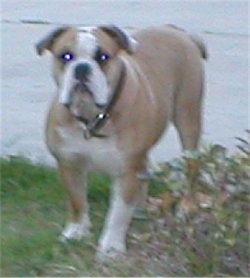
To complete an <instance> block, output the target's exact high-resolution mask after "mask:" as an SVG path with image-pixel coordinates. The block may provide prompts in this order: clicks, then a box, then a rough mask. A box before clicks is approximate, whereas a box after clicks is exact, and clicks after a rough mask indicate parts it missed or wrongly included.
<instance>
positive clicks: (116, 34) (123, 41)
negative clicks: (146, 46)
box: [99, 25, 138, 54]
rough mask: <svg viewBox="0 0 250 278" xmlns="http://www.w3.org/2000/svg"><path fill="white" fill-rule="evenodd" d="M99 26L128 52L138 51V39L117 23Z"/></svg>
mask: <svg viewBox="0 0 250 278" xmlns="http://www.w3.org/2000/svg"><path fill="white" fill-rule="evenodd" d="M99 28H100V29H101V30H102V31H103V32H105V33H106V34H108V35H109V36H110V37H111V38H112V39H114V40H115V41H116V43H117V44H118V45H119V46H120V47H121V48H122V49H124V50H126V51H127V52H128V53H130V54H132V53H134V52H135V51H136V48H137V44H138V43H137V41H136V40H135V39H134V38H133V37H131V36H130V35H128V34H127V32H125V31H124V30H122V29H121V28H119V27H117V26H115V25H104V26H100V27H99Z"/></svg>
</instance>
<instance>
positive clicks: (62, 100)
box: [36, 25, 206, 256]
mask: <svg viewBox="0 0 250 278" xmlns="http://www.w3.org/2000/svg"><path fill="white" fill-rule="evenodd" d="M36 49H37V52H38V54H39V55H41V54H43V53H44V51H45V50H48V51H50V52H51V53H52V55H53V76H54V79H55V82H56V84H57V88H58V89H57V93H56V96H55V98H54V101H53V103H52V105H51V108H50V111H49V115H48V121H47V129H46V138H47V145H48V148H49V150H50V152H51V153H52V154H53V156H54V157H55V158H56V160H57V162H58V169H59V173H60V175H61V177H62V179H63V182H64V184H65V186H66V189H67V191H68V193H69V196H70V201H71V207H72V218H71V220H70V222H69V223H68V224H67V225H66V227H65V229H64V231H63V232H62V238H63V239H80V238H82V237H84V236H86V235H87V234H88V233H89V228H90V220H89V216H88V203H87V197H86V195H87V193H86V187H87V180H86V179H87V173H88V171H90V170H97V171H103V172H106V173H108V174H109V175H110V176H111V177H112V178H113V187H112V188H113V192H112V198H111V205H110V209H109V212H108V216H107V219H106V223H105V227H104V229H103V232H102V235H101V237H100V240H99V245H98V246H99V247H98V252H99V254H103V255H104V256H106V255H107V256H113V255H114V254H117V253H120V252H121V253H124V252H125V251H126V243H125V241H126V233H127V230H128V227H129V223H130V221H131V217H132V214H133V210H134V208H135V206H137V204H138V202H139V201H140V199H141V197H142V196H145V192H146V189H147V183H146V181H145V180H144V179H143V178H142V177H143V175H145V173H147V157H148V153H149V151H150V149H151V148H152V146H153V145H154V144H155V143H156V142H157V141H158V139H159V138H160V136H161V135H162V133H163V131H164V130H165V128H166V127H167V125H168V124H169V123H170V122H172V123H173V124H174V125H175V127H176V128H177V131H178V133H179V136H180V140H181V143H182V146H183V149H189V150H193V149H195V148H196V147H197V145H198V141H199V137H200V132H201V114H202V95H203V61H202V58H206V49H205V46H204V44H203V42H202V41H201V40H200V39H199V38H198V37H194V36H190V35H189V34H187V33H186V32H185V31H184V30H181V29H179V28H177V27H175V26H172V25H165V26H160V27H152V28H147V29H144V30H140V31H137V32H135V33H134V34H133V35H132V36H131V35H128V34H127V33H126V32H124V31H123V30H121V29H120V28H118V27H116V26H100V27H96V28H89V30H84V31H83V30H77V29H76V28H71V27H62V28H59V29H57V30H55V31H53V32H52V33H50V34H49V35H47V36H46V37H45V38H43V39H42V40H41V41H40V42H39V43H38V44H37V46H36Z"/></svg>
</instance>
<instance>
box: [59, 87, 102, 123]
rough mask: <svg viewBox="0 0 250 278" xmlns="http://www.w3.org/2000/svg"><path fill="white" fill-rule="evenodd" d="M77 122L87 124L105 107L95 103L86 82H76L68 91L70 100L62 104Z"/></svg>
mask: <svg viewBox="0 0 250 278" xmlns="http://www.w3.org/2000/svg"><path fill="white" fill-rule="evenodd" d="M64 105H65V106H66V107H67V108H68V109H69V110H70V112H71V114H72V115H74V116H75V117H76V118H77V119H78V120H80V121H81V122H84V123H85V124H88V123H89V122H91V121H92V120H93V119H94V118H95V117H96V115H97V114H98V113H100V112H101V111H102V109H103V108H104V106H105V105H102V104H98V103H96V102H95V99H94V94H93V92H92V91H91V89H90V87H89V86H88V84H87V83H86V82H76V83H75V84H74V85H73V86H72V88H71V91H70V100H69V102H68V103H67V104H64Z"/></svg>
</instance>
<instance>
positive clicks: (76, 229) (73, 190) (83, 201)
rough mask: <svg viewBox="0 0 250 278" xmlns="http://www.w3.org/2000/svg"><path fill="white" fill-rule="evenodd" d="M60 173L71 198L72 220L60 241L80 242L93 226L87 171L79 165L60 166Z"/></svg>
mask: <svg viewBox="0 0 250 278" xmlns="http://www.w3.org/2000/svg"><path fill="white" fill-rule="evenodd" d="M58 168H59V173H60V175H61V178H62V181H63V183H64V184H65V187H66V190H67V192H68V193H69V197H70V206H71V210H72V212H71V218H70V221H69V222H68V224H67V225H66V227H65V228H64V230H63V232H62V235H61V237H60V240H62V241H64V240H67V239H75V240H80V239H81V238H82V237H84V236H87V235H88V234H89V229H90V226H91V223H90V220H89V215H88V202H87V192H86V191H87V188H86V187H87V184H86V183H87V177H86V171H85V170H84V168H83V167H80V166H79V165H77V166H76V165H74V166H73V165H70V166H65V165H60V164H59V167H58Z"/></svg>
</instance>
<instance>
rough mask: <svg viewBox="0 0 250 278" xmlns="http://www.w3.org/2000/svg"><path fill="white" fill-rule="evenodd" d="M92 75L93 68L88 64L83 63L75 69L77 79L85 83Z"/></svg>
mask: <svg viewBox="0 0 250 278" xmlns="http://www.w3.org/2000/svg"><path fill="white" fill-rule="evenodd" d="M90 73H91V67H90V65H89V64H88V63H81V64H78V65H77V66H76V67H75V78H76V79H77V80H79V81H83V80H84V79H86V77H87V76H88V75H89V74H90Z"/></svg>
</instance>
